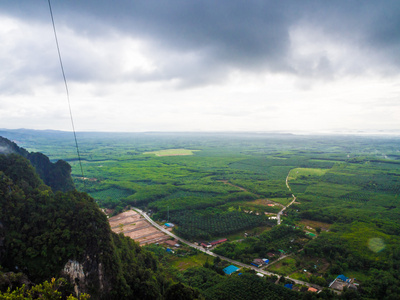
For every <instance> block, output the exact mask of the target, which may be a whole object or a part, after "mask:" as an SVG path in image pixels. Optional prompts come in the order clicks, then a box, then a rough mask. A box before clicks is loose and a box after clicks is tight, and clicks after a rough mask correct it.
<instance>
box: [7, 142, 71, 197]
mask: <svg viewBox="0 0 400 300" xmlns="http://www.w3.org/2000/svg"><path fill="white" fill-rule="evenodd" d="M11 153H14V154H19V155H21V156H23V157H25V158H27V159H28V160H29V161H30V162H31V164H32V165H33V166H34V167H35V169H36V172H37V173H38V175H39V176H40V178H41V179H42V180H43V182H44V183H45V184H46V185H48V186H50V187H51V188H52V189H53V191H63V192H66V191H71V190H73V189H74V183H73V181H72V178H71V166H70V165H69V164H68V163H66V162H65V161H63V160H58V161H57V162H56V163H52V162H51V161H50V159H49V158H48V157H47V156H46V155H44V154H42V153H40V152H28V151H26V150H25V149H23V148H20V147H18V145H17V144H15V143H13V142H11V141H10V140H8V139H6V138H3V137H1V136H0V154H11Z"/></svg>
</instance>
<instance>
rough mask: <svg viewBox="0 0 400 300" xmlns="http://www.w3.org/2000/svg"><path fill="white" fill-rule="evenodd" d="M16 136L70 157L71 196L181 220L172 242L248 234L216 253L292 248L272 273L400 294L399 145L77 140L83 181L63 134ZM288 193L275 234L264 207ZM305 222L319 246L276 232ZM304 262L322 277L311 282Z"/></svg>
mask: <svg viewBox="0 0 400 300" xmlns="http://www.w3.org/2000/svg"><path fill="white" fill-rule="evenodd" d="M35 134H36V135H35ZM11 138H12V139H14V140H18V141H21V143H22V146H23V147H25V148H27V149H28V150H37V149H41V151H43V152H44V154H46V155H48V156H49V157H50V158H51V159H52V160H53V161H56V160H57V159H65V160H67V161H68V162H69V163H70V164H71V166H72V175H73V177H74V179H75V185H76V187H77V189H79V190H82V191H86V192H87V193H89V194H90V195H91V196H92V197H94V198H95V200H96V201H97V202H98V204H99V205H100V206H101V207H107V208H112V209H114V210H115V212H116V213H117V212H120V211H123V210H124V209H125V208H126V207H129V206H137V207H140V208H142V209H144V210H151V213H152V217H153V218H154V219H156V220H158V221H162V220H167V219H168V220H169V221H172V222H174V223H176V225H177V229H176V231H177V232H178V233H179V234H181V235H183V236H185V237H186V238H188V239H191V240H195V241H198V240H202V239H207V240H208V239H209V240H211V239H216V238H221V237H234V238H240V237H242V238H243V241H242V242H234V243H226V244H224V245H221V246H219V247H217V249H219V250H216V251H217V252H218V251H219V252H220V253H221V254H223V255H226V256H230V257H232V258H234V259H238V260H241V261H243V262H247V263H249V262H251V261H252V259H254V258H257V257H264V256H265V255H267V253H269V252H273V253H278V250H279V249H281V250H282V249H283V250H284V251H285V252H288V253H294V252H295V251H297V252H296V254H293V255H294V256H293V257H291V258H288V259H287V260H286V261H283V262H284V263H285V265H282V264H280V263H277V265H275V266H274V265H272V266H271V268H272V269H274V268H275V269H276V271H277V272H281V273H284V274H287V273H289V272H292V271H293V272H292V273H291V274H292V276H294V277H296V276H297V277H296V278H302V279H304V278H305V279H306V280H309V281H313V280H314V281H319V282H320V283H321V282H330V280H332V279H333V278H335V276H337V275H339V274H360V275H359V277H360V278H362V280H363V284H364V286H365V288H366V289H365V291H368V293H369V294H368V295H370V298H371V299H374V298H381V299H383V298H384V297H381V296H380V295H381V294H379V293H380V292H379V291H378V290H375V288H374V287H375V286H382V284H383V281H384V279H385V278H390V280H391V282H392V283H391V286H400V278H399V274H400V272H399V268H398V266H399V265H400V263H399V261H400V255H399V253H400V248H399V246H398V245H399V244H400V240H399V237H400V224H399V220H400V205H399V199H400V160H399V159H398V158H399V155H398V152H399V149H400V139H399V138H398V137H360V136H329V137H318V136H295V135H278V134H277V135H269V134H251V133H246V134H233V133H232V134H218V133H215V134H211V133H191V134H189V133H187V134H186V133H181V134H179V133H177V134H167V133H165V134H162V133H137V134H122V133H121V134H111V133H79V134H78V140H79V142H80V147H81V155H82V157H81V160H82V167H83V170H84V173H85V174H84V177H86V178H88V180H82V178H81V177H82V175H81V171H80V166H79V163H78V159H77V156H76V152H75V150H74V148H73V145H74V144H73V139H71V138H69V137H68V138H67V134H66V133H62V134H53V133H47V135H46V134H44V133H42V134H39V133H30V134H29V135H23V134H20V135H18V136H13V137H11ZM188 149H196V150H199V151H196V152H193V151H194V150H188ZM157 155H160V156H157ZM169 155H171V156H169ZM288 175H289V177H288ZM287 177H288V179H289V186H290V188H291V190H289V189H288V188H287V186H286V178H287ZM292 194H294V195H295V196H296V198H297V201H296V203H294V204H292V205H291V206H290V207H289V208H287V209H286V210H285V212H284V215H283V216H282V220H283V221H282V224H283V225H282V226H278V227H276V226H274V225H275V223H274V222H271V221H270V220H269V219H268V218H267V217H266V216H267V214H268V213H272V214H274V213H275V214H276V213H277V212H278V211H279V210H280V209H281V207H282V206H280V205H278V204H277V205H275V206H268V204H270V203H272V202H276V203H279V204H281V205H287V204H288V203H290V202H291V200H292V199H293V198H292ZM268 201H272V202H268ZM266 213H267V214H266ZM306 220H307V222H309V223H310V224H311V222H314V223H313V224H327V225H326V226H325V227H326V228H325V227H324V228H323V229H322V232H320V233H318V231H321V228H319V226H313V228H312V229H309V230H311V231H312V232H316V233H318V237H317V238H315V239H310V238H308V237H306V236H304V232H302V231H301V230H300V229H298V230H297V229H296V230H295V229H293V231H290V230H285V229H279V230H277V231H275V230H276V229H275V228H286V227H287V228H294V227H295V226H299V227H300V228H304V222H306ZM302 222H303V223H302ZM321 226H322V225H321ZM271 227H272V229H270V228H271ZM314 227H315V228H314ZM254 228H264V229H266V228H268V229H270V230H268V231H267V230H266V231H265V232H253V229H254ZM328 229H329V232H326V230H328ZM306 230H307V229H306ZM244 232H246V233H247V232H249V233H251V235H250V236H249V237H248V238H244ZM278 254H279V253H278ZM185 259H186V258H185ZM293 259H295V260H296V262H295V265H294V266H295V270H294V269H293ZM298 259H300V260H301V262H300V264H299V263H297V260H298ZM321 260H323V261H324V264H323V267H322V265H321V266H319V265H318V261H320V262H321ZM286 263H287V264H286ZM296 264H297V265H296ZM311 264H313V265H312V266H314V265H317V267H318V268H319V269H316V271H315V272H314V271H313V272H314V273H312V274H307V275H306V274H305V273H304V268H305V269H307V270H309V267H310V266H311ZM302 268H303V271H302ZM313 276H314V277H313ZM317 277H320V278H323V280H322V279H316V278H317ZM382 290H383V289H382ZM385 290H386V289H385ZM371 295H372V296H371Z"/></svg>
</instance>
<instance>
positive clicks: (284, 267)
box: [268, 257, 298, 276]
mask: <svg viewBox="0 0 400 300" xmlns="http://www.w3.org/2000/svg"><path fill="white" fill-rule="evenodd" d="M297 269H298V268H297V267H296V260H295V259H294V258H291V257H286V258H284V259H282V260H281V261H279V262H277V263H275V264H273V265H271V267H269V268H268V271H270V272H274V273H277V274H281V275H285V276H287V275H289V274H291V273H293V272H294V271H296V270H297Z"/></svg>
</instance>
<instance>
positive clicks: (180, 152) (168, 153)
mask: <svg viewBox="0 0 400 300" xmlns="http://www.w3.org/2000/svg"><path fill="white" fill-rule="evenodd" d="M195 151H199V150H189V149H166V150H159V151H152V152H144V153H143V154H154V155H155V156H176V155H193V154H194V152H195Z"/></svg>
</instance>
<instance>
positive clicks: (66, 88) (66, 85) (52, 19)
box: [48, 0, 85, 186]
mask: <svg viewBox="0 0 400 300" xmlns="http://www.w3.org/2000/svg"><path fill="white" fill-rule="evenodd" d="M48 3H49V9H50V15H51V22H52V24H53V31H54V38H55V40H56V46H57V52H58V59H59V61H60V66H61V72H62V75H63V79H64V84H65V91H66V92H67V100H68V108H69V116H70V118H71V124H72V131H73V132H74V139H75V146H76V152H77V154H78V160H79V166H80V168H81V173H82V180H83V186H85V179H84V178H85V176H84V174H83V168H82V160H81V155H80V152H79V146H78V139H77V138H76V131H75V125H74V118H73V117H72V109H71V101H70V100H69V90H68V84H67V78H66V77H65V72H64V65H63V62H62V59H61V52H60V46H59V44H58V38H57V31H56V25H55V23H54V18H53V10H52V9H51V3H50V0H48Z"/></svg>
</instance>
